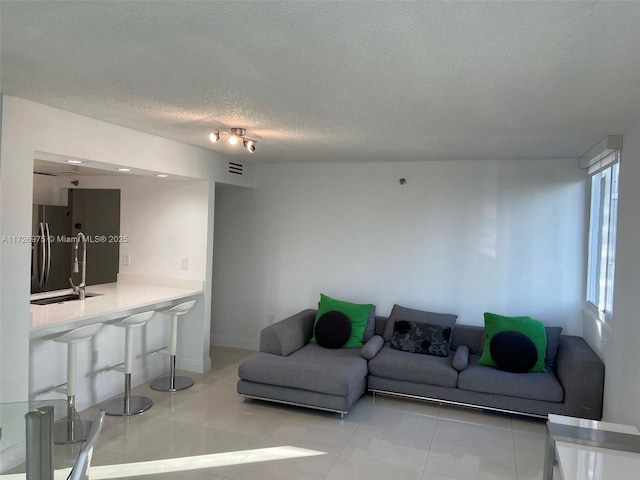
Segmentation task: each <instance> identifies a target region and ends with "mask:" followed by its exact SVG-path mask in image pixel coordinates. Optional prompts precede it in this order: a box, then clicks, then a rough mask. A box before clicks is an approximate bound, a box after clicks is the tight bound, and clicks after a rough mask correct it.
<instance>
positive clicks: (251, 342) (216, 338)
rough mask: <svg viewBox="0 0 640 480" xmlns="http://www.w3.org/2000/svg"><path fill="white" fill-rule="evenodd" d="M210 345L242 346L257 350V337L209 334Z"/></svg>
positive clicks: (246, 348)
mask: <svg viewBox="0 0 640 480" xmlns="http://www.w3.org/2000/svg"><path fill="white" fill-rule="evenodd" d="M211 345H213V346H214V347H230V348H242V349H244V350H253V351H256V352H257V351H258V345H259V343H258V340H257V339H250V338H239V337H225V336H222V335H211Z"/></svg>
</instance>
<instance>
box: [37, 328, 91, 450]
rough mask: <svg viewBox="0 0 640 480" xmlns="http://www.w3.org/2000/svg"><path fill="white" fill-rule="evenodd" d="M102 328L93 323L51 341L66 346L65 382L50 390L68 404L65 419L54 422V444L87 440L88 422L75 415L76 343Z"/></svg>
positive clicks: (89, 425) (87, 338) (89, 423)
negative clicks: (63, 396) (64, 396)
mask: <svg viewBox="0 0 640 480" xmlns="http://www.w3.org/2000/svg"><path fill="white" fill-rule="evenodd" d="M101 328H102V323H95V324H93V325H87V326H85V327H79V328H74V329H73V330H69V331H68V332H64V333H62V334H60V335H58V336H57V337H53V338H52V340H53V341H54V342H58V343H66V344H67V382H66V383H63V384H62V385H58V386H57V387H54V388H53V389H51V390H48V391H47V392H43V393H48V392H51V391H56V392H59V393H65V394H66V395H67V403H68V404H69V407H68V411H67V417H66V418H64V419H62V420H60V421H58V422H56V424H55V426H54V433H53V439H54V442H55V443H58V444H60V443H63V444H64V443H78V442H83V441H85V440H86V438H87V434H88V433H89V430H90V429H91V423H92V422H89V421H85V422H83V421H82V420H79V419H78V418H79V417H77V416H76V415H75V404H76V371H77V368H76V363H77V358H78V343H80V342H84V341H86V340H89V339H90V338H91V337H93V336H94V335H95V334H96V333H98V330H100V329H101Z"/></svg>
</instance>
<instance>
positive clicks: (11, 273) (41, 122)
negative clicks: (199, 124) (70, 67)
mask: <svg viewBox="0 0 640 480" xmlns="http://www.w3.org/2000/svg"><path fill="white" fill-rule="evenodd" d="M2 119H3V121H2V144H1V151H0V206H1V214H0V233H1V234H2V235H7V236H13V235H15V236H20V235H29V234H30V232H31V203H32V188H33V160H34V158H35V156H36V155H37V154H38V153H39V152H44V153H46V154H52V155H63V156H69V157H76V158H83V159H88V160H92V161H98V162H101V163H102V164H107V165H110V164H112V165H126V166H130V167H132V168H137V169H141V170H148V171H154V172H164V173H168V174H170V175H176V176H183V177H187V178H193V179H201V180H205V181H206V182H208V186H207V191H206V194H205V192H204V191H202V190H199V191H198V194H197V196H198V199H199V200H198V201H199V202H204V201H205V198H206V206H205V204H204V203H199V206H200V207H201V208H199V209H198V210H197V211H198V213H197V215H199V216H200V217H202V213H203V212H206V224H204V225H203V226H202V228H201V229H200V232H203V235H204V236H203V237H202V238H195V237H194V240H193V241H194V242H195V243H197V247H194V250H197V251H198V255H199V257H198V258H194V262H190V265H194V270H191V273H196V272H197V273H198V275H199V276H200V278H199V280H201V281H204V283H205V294H204V300H203V304H202V309H201V310H198V312H194V315H195V314H196V313H197V315H199V319H198V328H197V330H198V332H197V333H198V336H197V337H196V340H197V342H198V344H199V345H200V348H201V349H202V352H198V353H197V355H199V356H200V357H201V359H200V363H201V364H202V363H204V362H206V358H203V356H204V355H206V356H207V358H208V348H207V347H208V341H209V331H210V318H211V282H210V278H211V261H212V256H213V247H212V245H213V205H214V191H215V183H214V182H216V181H218V182H231V183H235V184H240V185H250V184H251V183H252V181H253V180H252V173H251V169H250V168H248V167H249V166H246V168H245V175H244V176H243V177H237V176H233V175H230V174H228V173H227V166H228V165H227V159H226V158H224V157H222V156H220V155H217V154H216V153H215V152H212V151H209V150H205V149H202V148H197V147H193V146H189V145H185V144H182V143H179V142H175V141H171V140H167V139H164V138H160V137H156V136H153V135H149V134H145V133H142V132H139V131H135V130H131V129H128V128H124V127H120V126H117V125H113V124H109V123H106V122H102V121H99V120H95V119H91V118H88V117H83V116H81V115H76V114H73V113H70V112H65V111H62V110H58V109H55V108H51V107H47V106H44V105H41V104H37V103H34V102H30V101H26V100H23V99H19V98H16V97H10V96H6V95H5V96H3V103H2ZM161 193H162V192H161V191H158V192H157V195H158V196H161ZM175 194H176V195H178V192H175ZM178 213H179V212H174V214H173V216H174V218H175V216H176V215H177V214H178ZM134 214H135V215H141V214H142V212H141V211H140V210H135V209H134ZM182 214H184V215H185V216H187V217H188V216H189V215H190V213H185V212H182ZM146 220H147V222H153V221H154V220H156V221H157V218H153V216H151V215H148V216H147V217H146ZM179 228H180V224H179V223H178V224H176V225H175V229H176V230H177V229H179ZM152 232H153V233H157V232H154V231H153V229H142V231H136V232H135V233H136V239H137V240H136V241H139V242H141V244H144V245H147V244H151V242H152V241H155V240H156V239H155V238H154V237H153V235H152V234H151V233H152ZM182 245H183V243H182V242H181V241H180V240H179V239H178V238H177V236H175V237H173V238H172V239H171V240H170V242H169V243H165V244H162V246H161V249H162V251H161V252H160V254H161V256H162V261H161V264H162V263H164V265H165V266H169V269H168V270H167V269H162V273H163V274H165V273H166V272H167V271H170V272H171V273H175V272H176V270H172V269H173V268H174V267H173V265H174V264H175V262H174V259H173V258H174V257H175V255H178V253H177V252H179V251H180V249H181V246H182ZM169 250H174V251H175V252H176V253H175V254H174V255H172V256H165V253H166V252H167V251H169ZM163 252H164V253H163ZM149 255H150V256H152V257H153V258H154V259H156V260H157V259H158V258H159V256H160V255H158V252H154V251H153V250H152V249H150V253H149ZM203 255H204V256H203ZM136 259H138V260H140V263H135V264H134V266H135V265H137V266H140V268H143V267H145V266H147V267H148V266H149V265H150V264H152V262H148V263H145V261H144V260H145V257H144V255H142V254H140V255H139V254H138V253H136V255H135V257H134V262H138V260H136ZM172 262H173V263H172ZM29 265H30V245H28V244H26V243H2V244H0V283H1V284H2V290H1V291H0V401H14V400H16V401H17V400H26V399H27V398H28V396H29V391H28V385H29V363H30V360H29V324H30V314H29V290H30V282H29ZM153 265H157V264H156V263H153ZM177 274H178V275H181V274H182V275H185V274H184V273H182V272H178V273H177ZM186 275H187V276H190V274H189V273H187V274H186ZM203 336H204V337H205V341H203V340H202V337H203Z"/></svg>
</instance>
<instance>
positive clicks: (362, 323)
mask: <svg viewBox="0 0 640 480" xmlns="http://www.w3.org/2000/svg"><path fill="white" fill-rule="evenodd" d="M330 311H337V312H342V313H344V314H345V315H346V316H347V317H349V321H350V322H351V337H350V338H349V340H348V341H347V343H345V344H344V347H345V348H361V347H362V345H363V340H364V334H365V330H366V328H367V325H368V323H369V322H370V321H371V319H372V318H373V320H374V321H375V310H374V306H373V305H372V304H370V303H368V304H359V303H351V302H345V301H343V300H336V299H335V298H331V297H330V296H328V295H325V294H323V293H321V294H320V303H319V305H318V314H317V316H316V323H317V322H318V320H319V319H320V318H321V317H322V315H324V314H325V313H327V312H330ZM314 327H315V323H314ZM311 343H316V337H315V335H314V336H313V337H312V338H311Z"/></svg>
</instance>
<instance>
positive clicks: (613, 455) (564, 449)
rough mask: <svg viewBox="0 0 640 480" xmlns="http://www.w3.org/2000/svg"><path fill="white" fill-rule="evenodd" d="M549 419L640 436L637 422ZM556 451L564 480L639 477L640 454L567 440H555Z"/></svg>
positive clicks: (608, 479) (624, 479) (560, 422)
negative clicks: (625, 423) (632, 423)
mask: <svg viewBox="0 0 640 480" xmlns="http://www.w3.org/2000/svg"><path fill="white" fill-rule="evenodd" d="M549 422H550V423H556V424H562V425H569V426H573V427H582V428H589V429H593V430H605V431H609V432H617V433H624V434H628V435H640V431H638V429H637V428H636V427H635V426H633V425H622V424H617V423H609V422H600V421H596V420H587V419H583V418H574V417H566V416H563V415H549ZM555 450H556V458H557V459H558V465H559V467H560V468H559V470H560V478H561V479H562V480H611V479H615V480H635V479H637V478H638V470H640V454H637V453H632V452H625V451H620V450H613V449H608V448H599V447H591V446H588V445H579V444H576V443H570V442H563V441H557V442H555ZM554 478H555V477H554Z"/></svg>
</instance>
